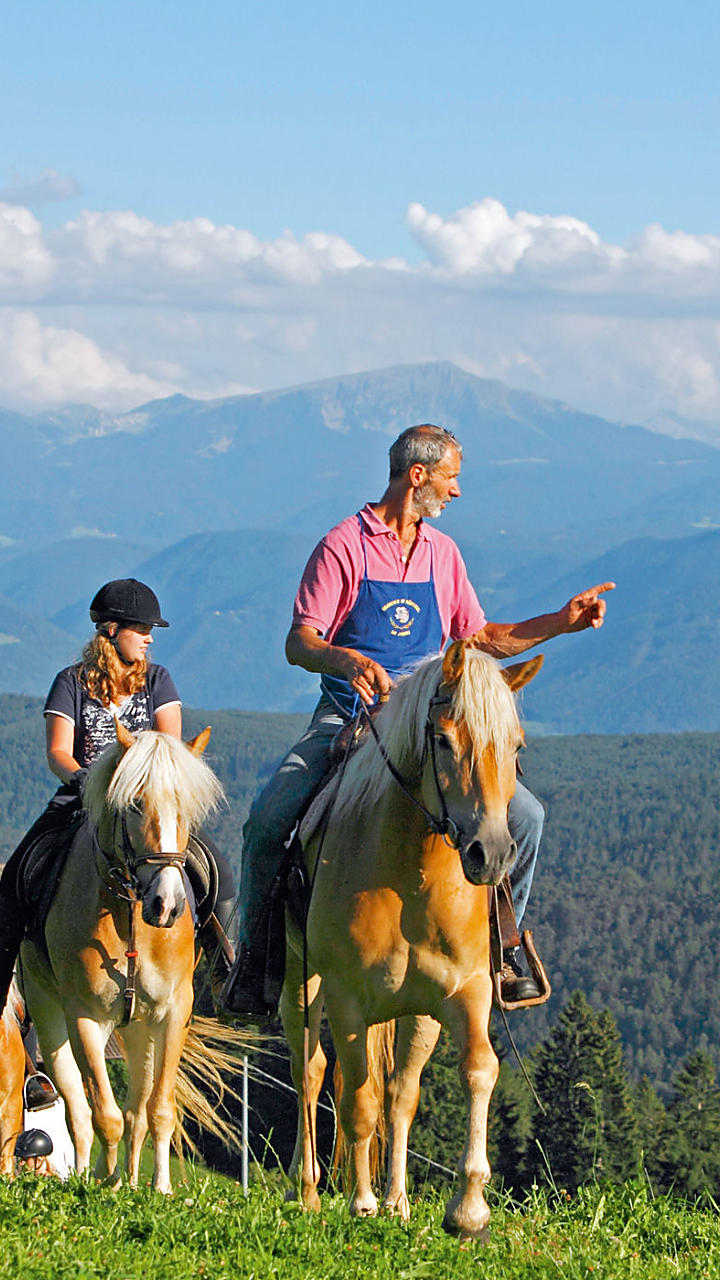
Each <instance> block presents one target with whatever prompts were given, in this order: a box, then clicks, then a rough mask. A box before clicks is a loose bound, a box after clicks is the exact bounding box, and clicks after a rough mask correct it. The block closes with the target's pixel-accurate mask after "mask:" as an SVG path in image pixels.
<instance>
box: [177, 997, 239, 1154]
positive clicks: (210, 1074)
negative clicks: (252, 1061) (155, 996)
mask: <svg viewBox="0 0 720 1280" xmlns="http://www.w3.org/2000/svg"><path fill="white" fill-rule="evenodd" d="M257 1044H258V1035H257V1033H253V1032H251V1031H246V1030H242V1029H240V1030H239V1029H237V1028H235V1027H226V1026H223V1025H222V1024H221V1023H219V1022H217V1021H216V1020H215V1019H214V1018H203V1017H200V1016H198V1015H194V1016H193V1018H192V1021H191V1023H190V1026H189V1028H188V1032H187V1037H186V1039H185V1048H184V1049H183V1053H182V1057H181V1059H180V1065H179V1067H178V1073H177V1082H176V1086H175V1100H176V1102H177V1107H178V1125H177V1129H176V1130H175V1137H174V1142H175V1147H176V1149H177V1150H178V1151H180V1150H181V1149H182V1147H183V1145H186V1146H187V1147H188V1148H189V1150H190V1151H192V1152H193V1153H194V1154H195V1155H197V1154H198V1150H197V1144H196V1143H195V1141H194V1140H193V1138H192V1136H191V1135H190V1133H188V1130H187V1127H186V1125H185V1118H186V1117H187V1118H188V1119H190V1120H191V1121H192V1122H193V1124H194V1125H196V1126H197V1128H198V1129H203V1130H205V1131H206V1132H207V1133H211V1134H213V1136H214V1137H216V1138H219V1139H220V1141H221V1142H222V1143H224V1145H225V1146H226V1147H229V1148H232V1149H234V1150H235V1151H239V1150H240V1149H241V1146H242V1136H241V1134H240V1131H239V1129H238V1128H237V1125H235V1124H234V1123H233V1121H232V1120H231V1119H230V1115H229V1111H228V1104H229V1103H230V1102H240V1095H239V1093H238V1092H237V1090H236V1088H235V1086H234V1083H233V1081H234V1080H235V1079H236V1078H237V1074H238V1070H239V1065H240V1059H241V1057H242V1056H243V1055H244V1054H246V1053H247V1052H248V1050H249V1049H251V1048H256V1047H257Z"/></svg>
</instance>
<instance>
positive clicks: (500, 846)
mask: <svg viewBox="0 0 720 1280" xmlns="http://www.w3.org/2000/svg"><path fill="white" fill-rule="evenodd" d="M458 852H459V854H460V864H461V866H462V869H463V873H464V875H465V879H466V880H467V881H469V883H470V884H499V883H500V881H501V880H502V878H503V876H504V875H506V874H507V872H508V871H509V870H510V868H511V866H512V865H513V863H514V861H515V858H516V856H517V845H516V843H515V841H514V840H513V839H512V837H511V836H510V834H509V833H508V835H507V837H506V838H505V839H504V840H503V839H497V838H495V839H493V840H489V839H487V838H486V839H485V840H471V841H468V842H466V843H462V844H461V845H460V846H459V850H458Z"/></svg>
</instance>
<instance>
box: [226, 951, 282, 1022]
mask: <svg viewBox="0 0 720 1280" xmlns="http://www.w3.org/2000/svg"><path fill="white" fill-rule="evenodd" d="M255 940H256V941H257V935H256V936H255ZM265 960H266V957H265V947H264V945H263V946H260V947H253V946H250V947H248V946H247V945H246V944H245V943H244V942H242V943H240V946H239V947H238V953H237V957H236V959H235V963H234V965H233V967H232V969H231V971H230V974H229V976H228V979H227V982H226V983H225V987H224V989H223V992H222V996H221V998H220V1006H221V1009H222V1012H223V1013H224V1014H225V1015H226V1016H228V1017H230V1018H233V1019H237V1020H238V1021H239V1022H246V1023H257V1022H265V1021H267V1019H268V1018H271V1017H273V1015H274V1013H275V1011H276V1007H277V1006H276V1005H274V1004H272V1003H269V1002H268V1000H267V998H266V995H265Z"/></svg>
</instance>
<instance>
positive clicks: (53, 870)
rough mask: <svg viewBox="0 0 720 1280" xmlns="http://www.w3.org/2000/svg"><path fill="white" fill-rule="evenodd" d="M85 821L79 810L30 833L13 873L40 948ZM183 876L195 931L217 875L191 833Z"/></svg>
mask: <svg viewBox="0 0 720 1280" xmlns="http://www.w3.org/2000/svg"><path fill="white" fill-rule="evenodd" d="M86 822H87V818H86V816H85V814H84V813H83V812H82V810H78V811H77V812H76V813H73V814H72V816H71V817H69V816H68V815H67V814H62V815H61V816H60V815H58V817H56V818H54V819H53V818H52V815H51V816H50V817H49V818H48V821H47V822H46V823H45V825H44V828H43V829H42V830H40V831H38V832H37V833H35V834H33V833H32V832H30V833H29V835H30V836H31V837H32V838H31V839H30V840H28V843H27V847H26V848H25V849H23V850H22V854H21V859H20V863H19V866H18V871H17V889H18V898H19V901H20V906H21V910H22V913H23V916H24V918H25V921H26V932H27V933H28V934H29V936H30V937H31V938H32V939H33V941H34V942H36V943H37V944H39V945H40V946H42V947H43V948H44V946H45V943H44V929H45V921H46V920H47V916H48V912H49V910H50V907H51V906H52V902H53V899H54V897H55V892H56V890H57V886H58V882H59V880H60V876H61V874H62V871H63V868H64V866H65V863H66V861H67V856H68V853H69V852H70V846H71V845H72V843H73V841H74V839H75V837H76V836H77V834H78V832H79V831H80V829H81V827H82V826H83V825H84V824H85V823H86ZM185 869H186V873H187V878H188V881H189V883H190V888H191V890H192V895H193V898H194V903H195V918H196V922H197V925H198V927H199V928H202V927H203V926H204V925H205V924H207V922H208V920H209V919H210V916H211V915H212V913H213V911H214V910H215V903H216V902H217V895H218V872H217V867H216V865H215V859H214V858H213V855H212V852H211V851H210V849H208V847H207V846H206V845H205V844H204V843H203V840H202V837H201V836H199V835H197V834H195V833H193V834H192V835H191V836H190V839H189V841H188V849H187V862H186V868H185Z"/></svg>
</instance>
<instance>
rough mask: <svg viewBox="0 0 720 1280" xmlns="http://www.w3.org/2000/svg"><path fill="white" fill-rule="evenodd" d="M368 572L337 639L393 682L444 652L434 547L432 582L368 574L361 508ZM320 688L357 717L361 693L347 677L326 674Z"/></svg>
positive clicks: (350, 716) (334, 637)
mask: <svg viewBox="0 0 720 1280" xmlns="http://www.w3.org/2000/svg"><path fill="white" fill-rule="evenodd" d="M357 521H358V524H359V526H360V538H361V541H362V549H363V557H364V560H365V574H364V577H363V579H362V581H361V583H360V586H359V588H358V595H357V600H356V601H355V604H354V605H353V607H352V609H351V610H350V612H349V614H348V616H347V618H346V619H345V621H344V622H342V623H341V625H340V627H339V628H338V630H337V631H336V633H335V635H334V636H333V640H332V643H333V644H337V645H341V646H342V647H343V648H346V649H357V650H359V652H360V653H362V654H365V656H366V657H368V658H372V659H373V661H374V662H378V663H379V664H380V666H381V667H384V668H385V670H386V671H387V673H388V675H389V676H390V679H391V680H396V679H397V677H398V676H401V675H404V674H405V672H407V671H410V670H411V669H412V667H414V666H415V665H416V664H417V663H418V662H420V661H421V660H422V659H423V658H429V657H430V656H431V655H432V654H436V653H439V652H440V649H441V647H442V639H443V629H442V620H441V618H440V610H439V608H438V602H437V596H436V594H435V578H434V575H433V549H432V542H431V543H430V577H429V579H428V581H427V582H383V581H380V580H379V579H377V578H369V577H368V566H367V545H366V542H365V532H364V530H363V523H362V520H361V518H360V513H359V512H358V516H357ZM320 687H321V689H322V691H323V693H324V694H326V695H327V696H328V697H330V699H331V700H332V701H334V702H335V703H336V704H339V707H341V708H342V711H343V714H344V715H346V716H348V718H350V719H352V718H353V717H354V716H355V715H357V712H358V705H359V702H360V695H359V694H357V693H355V690H354V689H353V688H352V687H351V686H350V684H349V683H348V681H347V680H343V679H342V677H341V676H329V675H323V676H322V677H321V679H320Z"/></svg>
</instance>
